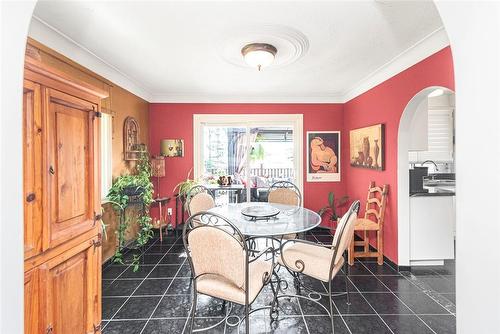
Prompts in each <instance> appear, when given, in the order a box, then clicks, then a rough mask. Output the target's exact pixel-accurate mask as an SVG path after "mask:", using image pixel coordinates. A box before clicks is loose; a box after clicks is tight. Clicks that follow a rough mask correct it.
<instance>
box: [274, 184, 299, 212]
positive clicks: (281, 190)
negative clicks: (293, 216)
mask: <svg viewBox="0 0 500 334" xmlns="http://www.w3.org/2000/svg"><path fill="white" fill-rule="evenodd" d="M267 201H268V202H269V203H279V204H287V205H297V206H302V194H301V193H300V190H299V188H298V187H297V186H296V185H295V184H293V183H292V182H290V181H278V182H274V183H273V184H272V185H271V186H270V187H269V192H268V199H267Z"/></svg>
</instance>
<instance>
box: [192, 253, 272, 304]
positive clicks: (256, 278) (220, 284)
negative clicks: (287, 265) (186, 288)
mask: <svg viewBox="0 0 500 334" xmlns="http://www.w3.org/2000/svg"><path fill="white" fill-rule="evenodd" d="M271 267H272V261H264V260H256V261H255V262H252V263H250V266H249V272H248V280H249V286H250V288H249V290H248V302H249V303H252V302H253V301H254V300H255V298H256V297H257V295H258V294H259V292H260V290H261V289H262V286H263V285H264V284H263V278H264V277H265V275H266V273H267V274H269V275H270V274H271V272H272V268H271ZM196 282H197V286H196V288H197V289H196V290H197V291H198V292H199V293H202V294H205V295H209V296H212V297H216V298H220V299H224V300H228V301H231V302H234V303H238V304H241V305H244V304H245V290H244V289H243V288H242V287H239V286H237V285H236V284H234V283H233V282H232V281H230V280H228V279H227V278H225V277H224V276H222V275H217V274H206V275H203V276H200V277H199V278H198V279H197V280H196Z"/></svg>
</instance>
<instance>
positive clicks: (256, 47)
mask: <svg viewBox="0 0 500 334" xmlns="http://www.w3.org/2000/svg"><path fill="white" fill-rule="evenodd" d="M277 52H278V49H276V48H275V47H274V46H273V45H271V44H267V43H251V44H247V45H245V46H244V47H243V48H242V49H241V54H242V55H243V59H245V62H246V63H247V64H248V65H250V66H252V67H257V69H258V70H259V71H260V70H261V69H262V68H263V67H266V66H269V65H271V63H272V62H273V61H274V57H275V56H276V53H277Z"/></svg>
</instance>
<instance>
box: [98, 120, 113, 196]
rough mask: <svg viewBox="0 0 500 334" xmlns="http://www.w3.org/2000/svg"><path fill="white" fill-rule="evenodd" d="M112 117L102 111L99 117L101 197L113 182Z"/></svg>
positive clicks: (106, 192)
mask: <svg viewBox="0 0 500 334" xmlns="http://www.w3.org/2000/svg"><path fill="white" fill-rule="evenodd" d="M112 120H113V117H112V116H111V115H109V114H105V113H102V117H101V199H103V198H105V197H106V195H107V194H108V191H109V189H110V188H111V184H112V182H113V164H112V161H113V158H112V153H113V151H112V148H113V125H112V124H113V123H112Z"/></svg>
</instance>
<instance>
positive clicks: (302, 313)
mask: <svg viewBox="0 0 500 334" xmlns="http://www.w3.org/2000/svg"><path fill="white" fill-rule="evenodd" d="M294 298H295V299H296V301H297V304H298V305H299V310H300V316H301V317H302V321H304V325H305V326H306V332H307V333H308V334H311V331H309V326H307V321H306V318H305V317H304V311H303V310H302V306H300V300H299V298H297V297H294Z"/></svg>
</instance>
